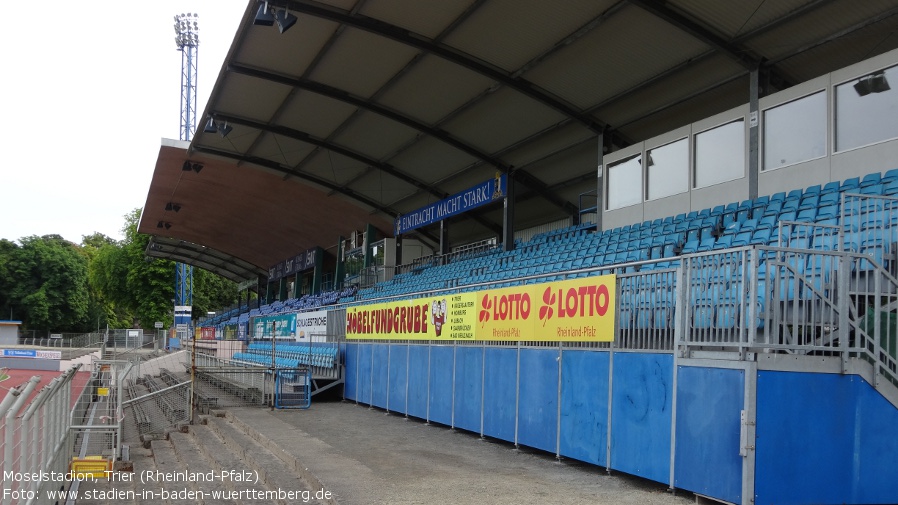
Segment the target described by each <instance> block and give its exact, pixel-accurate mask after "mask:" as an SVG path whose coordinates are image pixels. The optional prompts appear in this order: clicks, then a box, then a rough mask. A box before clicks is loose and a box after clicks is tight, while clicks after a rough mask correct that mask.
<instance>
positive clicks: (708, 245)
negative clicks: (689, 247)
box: [695, 236, 717, 252]
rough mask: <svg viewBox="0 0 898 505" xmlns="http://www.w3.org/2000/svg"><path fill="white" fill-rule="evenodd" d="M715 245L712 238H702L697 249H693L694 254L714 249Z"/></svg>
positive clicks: (715, 240) (715, 241) (714, 240)
mask: <svg viewBox="0 0 898 505" xmlns="http://www.w3.org/2000/svg"><path fill="white" fill-rule="evenodd" d="M716 243H717V239H715V238H714V237H713V236H708V237H704V238H702V239H701V241H700V242H699V244H698V247H697V248H696V249H695V251H696V252H705V251H710V250H712V249H714V245H715V244H716Z"/></svg>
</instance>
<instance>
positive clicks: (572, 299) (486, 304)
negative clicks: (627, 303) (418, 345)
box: [346, 275, 617, 342]
mask: <svg viewBox="0 0 898 505" xmlns="http://www.w3.org/2000/svg"><path fill="white" fill-rule="evenodd" d="M616 282H617V279H616V277H615V276H614V275H602V276H597V277H583V278H579V279H572V280H567V281H555V282H544V283H540V284H527V285H521V286H515V287H512V288H502V289H485V290H481V291H474V292H469V293H459V294H453V295H441V296H434V297H429V298H416V299H411V300H402V301H398V302H388V303H378V304H372V305H364V306H357V307H350V308H348V309H346V338H347V339H381V340H512V341H517V340H551V341H569V342H610V341H612V340H614V314H615V312H616V310H615V307H616V306H615V303H616V301H615V292H616Z"/></svg>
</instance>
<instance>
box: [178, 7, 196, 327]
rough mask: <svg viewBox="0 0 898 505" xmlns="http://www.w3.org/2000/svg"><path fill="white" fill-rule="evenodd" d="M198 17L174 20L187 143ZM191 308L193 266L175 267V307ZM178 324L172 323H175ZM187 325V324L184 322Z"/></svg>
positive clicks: (190, 129)
mask: <svg viewBox="0 0 898 505" xmlns="http://www.w3.org/2000/svg"><path fill="white" fill-rule="evenodd" d="M198 18H199V14H195V13H190V12H188V13H187V14H179V15H176V16H175V45H176V46H177V48H178V51H181V132H180V138H181V140H186V141H190V139H191V138H193V133H194V132H195V131H196V80H197V72H196V63H197V52H198V49H199V45H200V38H199V30H200V27H199V24H198ZM178 305H181V306H192V305H193V266H191V265H186V264H184V263H178V264H177V265H176V266H175V306H178ZM177 322H178V321H175V323H177ZM186 322H187V323H189V319H188V321H186Z"/></svg>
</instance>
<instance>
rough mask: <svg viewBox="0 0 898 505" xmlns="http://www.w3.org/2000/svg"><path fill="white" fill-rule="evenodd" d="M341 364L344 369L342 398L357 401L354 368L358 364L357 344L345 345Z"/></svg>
mask: <svg viewBox="0 0 898 505" xmlns="http://www.w3.org/2000/svg"><path fill="white" fill-rule="evenodd" d="M344 347H345V351H344V353H343V363H344V365H345V367H346V382H345V383H344V384H343V398H345V399H347V400H358V387H359V384H358V383H359V377H358V374H357V373H356V366H357V364H358V362H359V356H358V352H359V344H349V343H347V344H345V345H344Z"/></svg>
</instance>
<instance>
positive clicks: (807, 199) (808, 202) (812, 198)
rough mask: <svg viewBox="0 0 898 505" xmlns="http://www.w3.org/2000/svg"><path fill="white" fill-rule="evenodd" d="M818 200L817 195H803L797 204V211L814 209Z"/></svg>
mask: <svg viewBox="0 0 898 505" xmlns="http://www.w3.org/2000/svg"><path fill="white" fill-rule="evenodd" d="M819 200H820V196H819V195H817V194H811V195H804V196H803V197H801V200H800V201H799V202H798V210H799V211H801V210H804V209H811V208H816V207H817V204H818V202H819Z"/></svg>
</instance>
